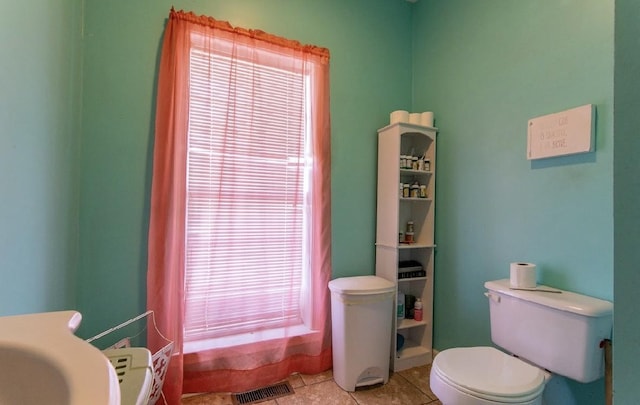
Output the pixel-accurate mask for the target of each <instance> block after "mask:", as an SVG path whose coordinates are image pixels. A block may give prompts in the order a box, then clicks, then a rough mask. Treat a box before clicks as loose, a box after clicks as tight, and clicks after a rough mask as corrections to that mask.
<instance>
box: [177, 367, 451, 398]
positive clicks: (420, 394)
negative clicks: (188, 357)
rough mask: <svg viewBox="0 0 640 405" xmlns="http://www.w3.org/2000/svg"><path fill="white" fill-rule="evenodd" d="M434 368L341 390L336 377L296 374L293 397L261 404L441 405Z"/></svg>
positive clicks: (222, 396) (216, 396) (229, 396)
mask: <svg viewBox="0 0 640 405" xmlns="http://www.w3.org/2000/svg"><path fill="white" fill-rule="evenodd" d="M430 370H431V366H430V365H429V366H421V367H415V368H411V369H408V370H404V371H400V372H397V373H390V375H389V382H388V383H387V384H385V385H374V386H371V387H362V388H357V389H356V391H355V392H346V391H344V390H342V388H340V387H339V386H338V384H336V383H335V381H334V380H333V373H332V372H331V370H330V371H326V372H324V373H320V374H316V375H304V374H294V375H292V376H291V377H289V382H290V383H291V386H292V387H293V389H294V390H295V394H294V395H288V396H286V397H280V398H276V399H273V400H269V401H265V402H261V403H260V404H264V405H311V404H317V405H392V404H393V405H427V404H428V405H442V404H441V402H440V401H438V399H437V398H436V396H435V395H433V393H432V392H431V390H430V389H429V371H430ZM182 404H183V405H232V404H233V402H232V401H231V395H230V394H223V393H211V394H198V395H192V396H188V397H187V396H185V397H184V398H183V399H182Z"/></svg>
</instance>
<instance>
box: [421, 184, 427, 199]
mask: <svg viewBox="0 0 640 405" xmlns="http://www.w3.org/2000/svg"><path fill="white" fill-rule="evenodd" d="M420 198H427V186H426V185H425V184H421V185H420Z"/></svg>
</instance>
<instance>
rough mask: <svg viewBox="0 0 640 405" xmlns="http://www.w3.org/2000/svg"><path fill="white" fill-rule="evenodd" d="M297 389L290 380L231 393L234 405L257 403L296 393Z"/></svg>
mask: <svg viewBox="0 0 640 405" xmlns="http://www.w3.org/2000/svg"><path fill="white" fill-rule="evenodd" d="M294 393H295V391H294V390H293V387H291V384H289V382H288V381H285V382H282V383H278V384H274V385H270V386H268V387H264V388H259V389H257V390H253V391H247V392H242V393H239V394H233V395H231V399H232V400H233V404H234V405H246V404H257V403H259V402H264V401H269V400H272V399H275V398H279V397H284V396H287V395H292V394H294Z"/></svg>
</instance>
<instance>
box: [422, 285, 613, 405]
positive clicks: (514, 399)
mask: <svg viewBox="0 0 640 405" xmlns="http://www.w3.org/2000/svg"><path fill="white" fill-rule="evenodd" d="M484 286H485V288H486V289H487V292H485V295H486V296H487V298H488V299H489V314H490V321H491V340H492V341H493V343H495V344H496V345H497V346H498V347H500V348H502V349H504V351H501V350H498V349H496V348H494V347H485V346H482V347H457V348H452V349H447V350H443V351H442V352H440V353H439V354H438V355H437V356H436V357H435V358H434V360H433V364H432V365H431V375H430V385H431V391H433V393H434V394H435V395H436V396H437V397H438V399H439V400H440V402H442V404H443V405H489V404H491V405H493V404H503V405H504V404H526V405H537V404H542V393H543V391H544V388H545V384H546V383H547V381H549V379H550V378H551V376H552V373H553V374H557V375H562V376H564V377H568V378H571V379H573V380H576V381H578V382H582V383H589V382H592V381H595V380H597V379H599V378H601V377H602V376H603V375H604V349H603V345H602V342H603V341H604V340H605V339H610V337H611V329H612V324H613V323H612V320H613V304H612V303H611V302H609V301H605V300H601V299H597V298H593V297H588V296H586V295H581V294H576V293H572V292H569V291H561V290H559V291H560V292H559V293H550V292H541V291H524V290H513V289H511V288H510V281H509V279H504V280H496V281H487V282H486V283H485V284H484ZM539 288H540V289H550V288H549V287H546V286H539Z"/></svg>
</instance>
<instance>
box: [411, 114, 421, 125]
mask: <svg viewBox="0 0 640 405" xmlns="http://www.w3.org/2000/svg"><path fill="white" fill-rule="evenodd" d="M409 122H410V123H411V124H416V125H421V124H420V113H411V114H409Z"/></svg>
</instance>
